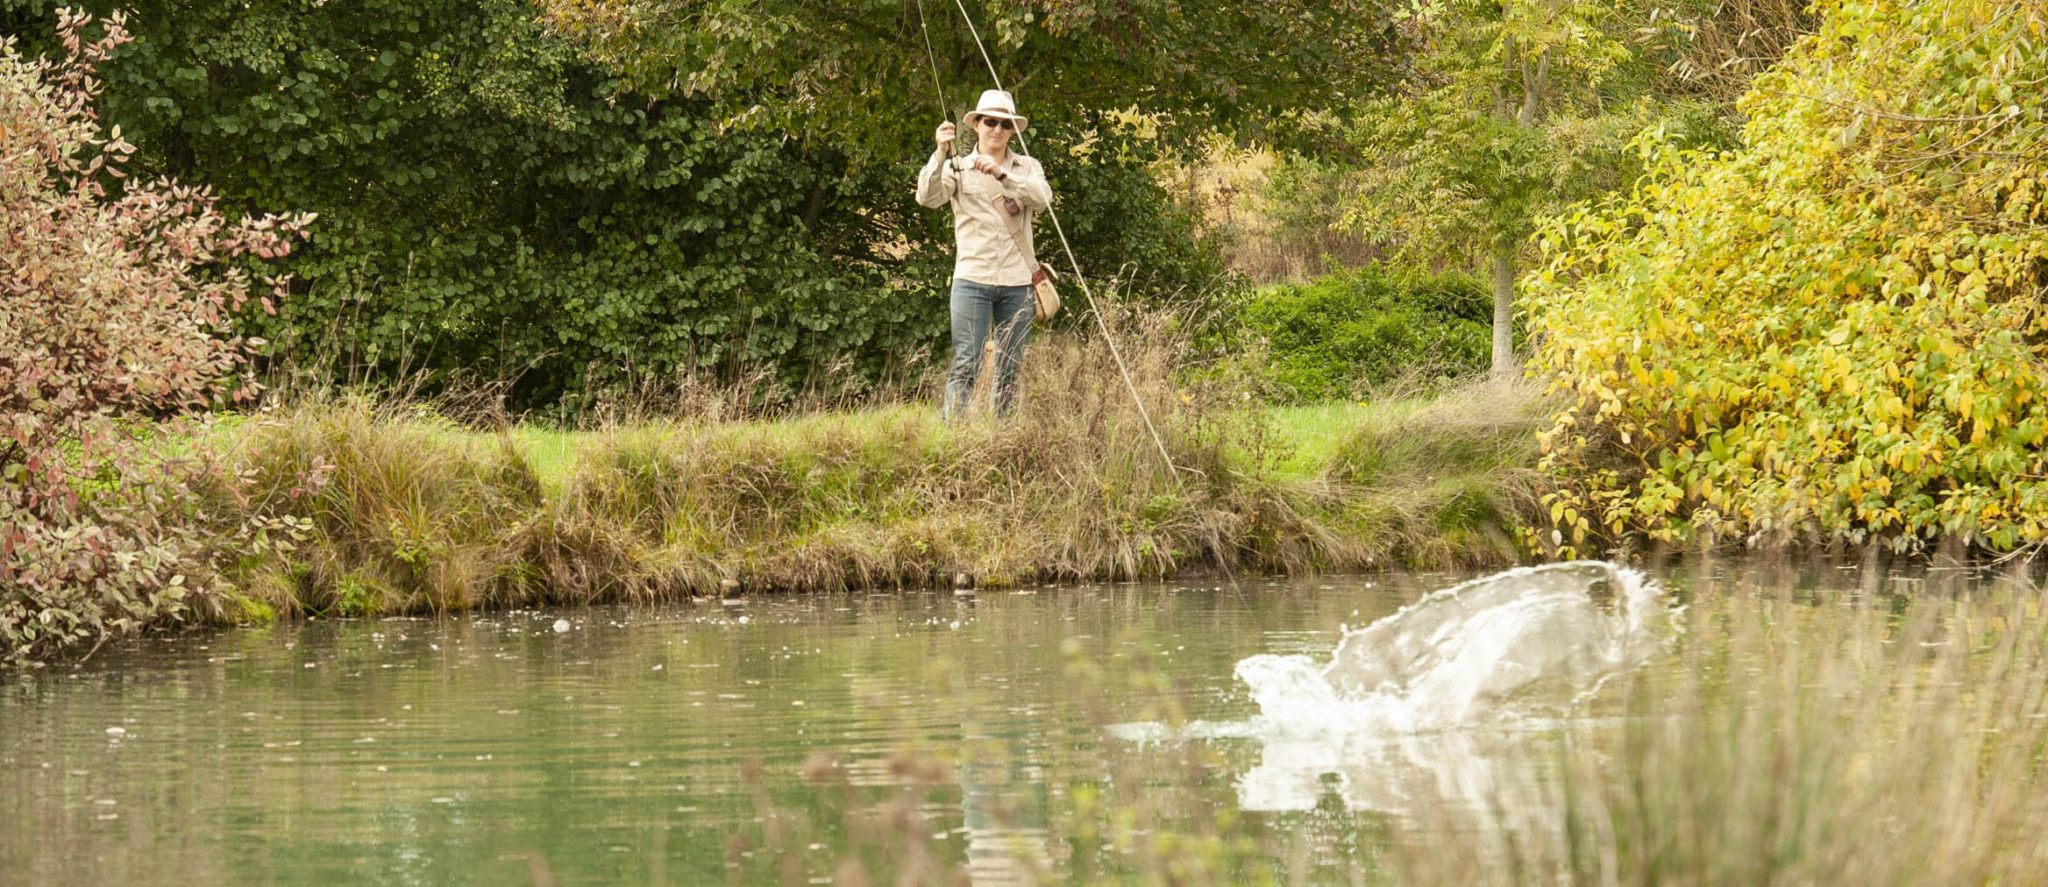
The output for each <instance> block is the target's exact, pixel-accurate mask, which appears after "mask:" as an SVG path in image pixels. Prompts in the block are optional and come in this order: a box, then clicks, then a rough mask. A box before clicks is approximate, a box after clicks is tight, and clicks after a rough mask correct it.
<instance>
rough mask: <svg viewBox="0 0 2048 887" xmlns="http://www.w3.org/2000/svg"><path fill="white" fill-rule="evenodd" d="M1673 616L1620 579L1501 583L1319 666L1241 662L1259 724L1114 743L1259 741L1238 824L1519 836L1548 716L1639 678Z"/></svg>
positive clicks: (1447, 594) (1302, 659)
mask: <svg viewBox="0 0 2048 887" xmlns="http://www.w3.org/2000/svg"><path fill="white" fill-rule="evenodd" d="M1668 614H1669V611H1668V610H1667V609H1666V608H1665V605H1664V603H1663V593H1662V592H1661V590H1659V589H1658V587H1657V586H1656V585H1655V584H1654V583H1652V582H1650V581H1649V580H1648V579H1647V578H1645V577H1644V576H1643V575H1642V574H1640V573H1638V572H1636V571H1634V570H1631V569H1628V568H1625V567H1621V566H1617V565H1615V564H1610V563H1605V562H1600V561H1573V562H1569V563H1561V564H1548V565H1544V566H1538V567H1527V568H1523V569H1516V570H1509V571H1507V572H1504V573H1497V574H1494V575H1492V576H1488V577H1485V578H1482V579H1475V580H1473V581H1470V582H1466V583H1463V584H1461V585H1457V586H1453V587H1451V588H1447V589H1443V590H1441V591H1437V592H1434V593H1432V594H1429V595H1427V596H1425V597H1423V598H1422V599H1421V600H1418V601H1416V602H1415V603H1413V604H1410V605H1408V606H1407V607H1404V608H1402V609H1401V610H1399V611H1397V612H1395V613H1393V614H1391V615H1389V616H1386V617H1385V618H1382V619H1380V620H1378V621H1376V622H1374V623H1373V624H1372V625H1369V626H1367V627H1365V628H1362V629H1356V630H1353V629H1349V628H1347V629H1345V631H1344V637H1343V640H1341V641H1339V642H1338V644H1337V646H1336V649H1335V650H1334V651H1333V652H1332V654H1331V656H1330V659H1329V661H1328V662H1318V661H1316V660H1315V659H1312V658H1310V657H1308V656H1275V655H1260V656H1252V657H1249V658H1247V659H1245V660H1243V661H1241V662H1239V663H1238V664H1237V676H1238V678H1239V679H1240V680H1242V681H1244V682H1245V684H1246V686H1248V687H1249V688H1250V689H1251V694H1252V698H1253V700H1255V701H1256V702H1257V703H1258V705H1259V716H1258V717H1256V718H1252V719H1250V720H1246V721H1234V722H1201V721H1198V722H1195V723H1192V724H1189V725H1187V726H1186V727H1185V728H1183V729H1181V730H1173V729H1170V728H1167V727H1166V726H1165V725H1160V724H1125V725H1120V726H1118V727H1116V728H1113V732H1114V733H1115V734H1116V735H1118V736H1121V737H1123V738H1125V739H1127V740H1131V741H1138V742H1150V741H1166V740H1171V739H1174V738H1184V739H1225V738H1241V739H1256V740H1258V741H1259V742H1260V744H1261V745H1262V746H1263V754H1262V755H1261V756H1260V761H1259V763H1258V764H1257V765H1256V766H1254V767H1253V768H1251V769H1250V770H1249V771H1247V772H1246V773H1244V774H1243V776H1241V777H1240V778H1239V779H1238V802H1239V806H1240V807H1242V808H1243V809H1246V810H1307V809H1310V808H1312V807H1314V806H1316V805H1317V804H1318V803H1319V799H1321V798H1322V797H1324V796H1325V795H1327V794H1332V793H1334V794H1335V795H1336V796H1337V797H1338V798H1339V799H1340V800H1341V801H1342V802H1343V804H1344V805H1345V806H1346V807H1347V808H1349V809H1352V810H1378V811H1382V812H1385V813H1389V814H1393V815H1397V816H1408V817H1418V818H1419V817H1425V816H1433V815H1441V814H1442V813H1444V812H1446V811H1452V810H1458V809H1464V810H1467V811H1469V812H1480V811H1484V812H1485V815H1486V816H1488V817H1493V818H1496V819H1502V820H1530V821H1531V822H1519V823H1518V824H1517V827H1522V826H1527V825H1531V824H1532V823H1533V821H1534V820H1543V819H1545V818H1546V817H1547V816H1548V815H1549V812H1548V811H1551V810H1552V808H1554V807H1555V805H1554V804H1551V803H1548V802H1547V801H1545V800H1544V795H1543V793H1542V791H1541V790H1540V789H1539V787H1538V784H1537V783H1538V782H1539V781H1540V780H1537V779H1536V778H1535V774H1534V773H1533V772H1532V770H1533V765H1534V764H1535V762H1537V761H1538V760H1540V759H1541V758H1542V756H1541V755H1540V754H1538V753H1537V747H1538V746H1539V745H1541V744H1542V743H1543V742H1544V741H1546V737H1554V735H1555V734H1556V731H1557V730H1558V729H1559V727H1560V725H1561V724H1562V723H1563V722H1561V721H1559V720H1557V717H1556V716H1557V715H1560V714H1564V713H1566V711H1568V710H1569V709H1570V708H1571V707H1572V705H1573V704H1574V703H1575V702H1577V701H1579V700H1581V699H1583V698H1585V697H1587V696H1588V695H1589V694H1591V693H1592V692H1593V691H1594V690H1596V689H1598V687H1599V686H1600V684H1601V682H1603V681H1605V680H1606V679H1607V678H1609V677H1611V676H1613V675H1616V674H1620V673H1622V672H1625V671H1628V670H1630V669H1633V668H1636V667H1638V666H1640V665H1642V664H1644V663H1645V662H1647V661H1648V660H1649V658H1650V657H1651V656H1653V655H1654V654H1655V653H1656V652H1657V651H1658V650H1659V649H1661V647H1662V645H1663V643H1664V638H1665V632H1664V630H1663V625H1664V622H1665V620H1666V618H1667V617H1668Z"/></svg>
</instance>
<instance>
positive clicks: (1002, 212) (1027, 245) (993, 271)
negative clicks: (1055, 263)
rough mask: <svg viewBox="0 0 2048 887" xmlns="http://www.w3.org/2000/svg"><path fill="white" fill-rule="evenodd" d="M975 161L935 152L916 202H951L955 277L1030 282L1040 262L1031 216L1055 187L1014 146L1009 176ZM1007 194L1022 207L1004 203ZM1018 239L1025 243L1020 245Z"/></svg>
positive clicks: (996, 283) (920, 180)
mask: <svg viewBox="0 0 2048 887" xmlns="http://www.w3.org/2000/svg"><path fill="white" fill-rule="evenodd" d="M949 161H950V162H949ZM973 164H974V160H973V158H972V157H963V158H960V159H959V160H952V159H951V157H950V156H949V155H947V154H946V153H945V152H942V151H934V152H932V157H931V159H930V160H928V161H926V162H925V165H924V169H923V170H921V171H919V172H918V174H917V202H918V203H920V204H923V205H925V206H929V207H934V208H936V207H940V206H944V205H946V203H947V202H948V201H951V202H952V203H953V242H954V244H955V246H956V247H957V248H958V255H957V257H956V258H955V259H954V260H953V277H954V278H955V279H959V280H971V281H973V282H975V283H981V284H988V285H991V286H1025V285H1028V284H1030V283H1031V272H1032V270H1033V268H1034V267H1036V265H1037V262H1036V260H1035V259H1034V258H1033V255H1034V247H1033V246H1032V242H1031V220H1032V219H1033V218H1036V217H1037V216H1038V214H1039V213H1040V212H1042V211H1044V210H1045V208H1046V207H1049V206H1051V205H1052V186H1050V185H1048V184H1046V182H1045V168H1044V167H1042V166H1039V165H1038V161H1036V160H1033V159H1031V158H1029V157H1026V156H1024V155H1022V154H1019V153H1017V152H1015V151H1011V152H1010V158H1009V160H1008V161H1006V162H1005V163H1004V164H1003V171H1004V172H1005V173H1007V174H1008V178H1007V179H1006V180H1004V181H997V180H996V177H995V176H992V175H988V174H987V173H982V172H977V171H975V169H974V165H973ZM1006 196H1007V197H1011V198H1014V199H1015V200H1016V201H1017V202H1018V203H1019V204H1020V205H1022V206H1023V207H1024V211H1023V212H1020V213H1018V214H1016V215H1014V216H1013V215H1010V213H1009V211H1008V210H1006V209H1004V207H1003V198H1004V197H1006ZM1012 232H1015V233H1014V234H1012ZM1019 240H1022V241H1023V242H1024V243H1023V246H1022V248H1019V247H1018V244H1017V242H1018V241H1019Z"/></svg>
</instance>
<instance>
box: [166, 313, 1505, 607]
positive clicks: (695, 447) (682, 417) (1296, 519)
mask: <svg viewBox="0 0 2048 887" xmlns="http://www.w3.org/2000/svg"><path fill="white" fill-rule="evenodd" d="M1107 310H1108V311H1109V312H1110V315H1109V316H1108V317H1107V318H1106V319H1107V320H1108V321H1109V323H1110V328H1111V329H1112V330H1114V331H1115V332H1116V334H1117V339H1118V341H1119V343H1120V344H1121V345H1122V347H1123V349H1124V354H1123V356H1124V358H1125V362H1126V364H1127V365H1128V368H1129V370H1130V382H1129V385H1128V386H1127V385H1126V383H1125V382H1124V380H1123V377H1122V375H1121V373H1120V371H1119V369H1118V367H1117V365H1116V363H1115V362H1114V360H1113V359H1112V357H1111V355H1110V354H1109V352H1108V349H1107V348H1105V347H1103V345H1102V343H1101V342H1100V340H1097V339H1091V338H1087V337H1083V336H1073V335H1053V336H1045V337H1041V339H1040V341H1038V342H1036V343H1034V344H1033V346H1032V350H1031V352H1030V355H1029V360H1028V361H1027V363H1026V372H1025V374H1024V379H1023V386H1024V394H1023V401H1022V407H1021V408H1020V414H1019V415H1017V416H1014V417H1010V418H1005V419H995V418H991V417H986V416H980V417H974V416H971V417H969V419H968V420H967V421H964V422H959V423H955V424H951V425H948V424H945V423H942V422H940V421H939V420H938V418H937V416H936V414H935V411H934V410H932V409H931V408H930V407H929V406H928V405H925V404H922V403H918V404H904V403H899V404H893V405H891V404H887V403H884V404H881V405H876V406H871V407H868V408H865V409H860V410H853V411H847V410H843V409H799V410H794V411H790V412H787V413H784V414H782V415H779V416H773V417H763V416H760V415H758V414H754V413H750V412H748V411H747V406H748V404H749V403H751V401H752V398H751V397H750V395H749V394H748V392H747V391H745V390H744V386H729V387H726V388H722V389H721V388H716V387H713V386H704V385H698V386H695V387H693V388H690V389H689V391H688V392H687V393H688V397H687V398H684V399H681V400H678V399H676V398H663V397H651V396H649V397H643V398H641V399H640V400H639V401H637V404H638V405H637V406H635V407H634V408H632V409H623V410H618V411H616V412H613V413H610V414H609V418H606V419H604V420H602V421H600V422H599V423H598V424H597V425H596V426H595V427H593V428H591V429H589V430H585V431H576V432H545V431H539V430H536V429H531V428H524V427H520V426H518V425H516V424H512V423H509V422H506V421H503V420H502V419H501V420H499V421H495V422H490V421H486V422H484V423H483V424H485V425H486V426H494V427H486V428H484V429H483V430H479V429H478V428H477V427H476V425H477V422H476V420H477V418H478V417H479V416H480V415H481V414H479V413H478V412H477V411H474V410H467V411H458V410H436V409H433V408H432V407H431V406H430V405H427V404H423V403H421V402H418V401H384V402H378V401H373V400H370V399H366V398H361V397H354V398H351V397H306V398H302V399H300V400H299V401H298V402H296V403H295V404H293V405H291V406H289V407H286V408H283V409H280V410H277V411H274V412H272V413H270V414H267V415H264V416H261V417H256V418H252V419H250V420H248V421H244V422H240V423H237V424H235V425H234V426H233V428H234V430H233V432H232V433H226V434H222V435H219V436H218V437H216V438H213V439H209V440H208V441H206V442H205V443H204V446H207V447H210V448H212V449H213V450H214V451H216V452H217V453H219V454H222V456H223V458H228V459H231V460H233V459H239V460H241V461H242V463H244V464H243V470H242V471H241V472H239V473H240V474H241V475H244V476H248V477H252V478H254V480H253V486H254V488H255V493H254V494H253V495H248V496H246V497H245V498H246V499H247V501H248V502H249V503H250V504H249V505H248V506H247V507H249V508H251V509H253V510H263V509H269V510H272V511H277V512H282V513H286V514H291V515H294V516H299V517H304V518H307V519H310V520H311V521H312V526H313V528H314V529H313V531H312V532H311V533H310V534H308V538H306V539H304V540H301V541H300V543H299V544H298V545H297V547H296V548H295V549H294V550H293V551H291V552H288V553H286V555H284V556H282V557H271V558H263V559H255V560H253V561H251V562H247V563H244V564H243V566H242V567H241V569H240V576H239V577H238V579H239V582H238V584H239V586H240V587H241V588H242V589H244V590H245V592H246V593H247V594H249V595H250V596H251V597H252V599H254V600H255V601H256V602H257V603H258V604H259V606H256V607H253V608H252V607H244V608H241V609H242V610H243V611H255V612H261V611H262V610H264V609H265V608H268V609H271V610H274V611H275V612H277V613H278V614H281V615H287V616H289V615H293V614H298V613H325V614H333V615H367V614H374V613H400V612H439V611H448V610H461V609H469V608H475V607H507V606H528V605H536V604H585V603H596V602H607V601H639V602H651V601H659V600H665V599H673V598H677V597H681V596H689V595H707V594H731V593H734V592H736V591H739V592H746V591H817V590H838V589H852V588H874V587H895V586H933V585H942V584H946V583H950V582H952V581H954V577H955V576H956V575H960V574H965V575H966V576H968V577H970V578H971V580H972V581H974V582H976V583H978V584H981V585H984V586H1002V585H1013V584H1019V583H1041V582H1070V581H1083V580H1099V579H1131V578H1141V577H1158V576H1165V575H1169V574H1174V573H1180V572H1184V571H1187V570H1227V571H1229V572H1231V573H1233V574H1235V573H1238V572H1271V573H1300V572H1308V571H1317V570H1344V569H1362V568H1372V567H1386V566H1398V565H1403V564H1409V565H1424V566H1432V567H1434V566H1445V565H1451V564H1500V563H1506V562H1512V561H1514V560H1516V559H1518V558H1519V557H1520V551H1519V550H1518V549H1517V547H1516V545H1515V540H1516V538H1517V533H1518V529H1517V528H1518V522H1519V521H1521V520H1523V519H1524V518H1525V517H1527V516H1528V514H1529V512H1528V510H1527V508H1526V507H1525V505H1526V501H1527V500H1529V499H1530V497H1528V496H1525V495H1523V494H1522V492H1523V486H1524V485H1525V482H1526V479H1527V472H1528V467H1529V465H1530V464H1532V463H1533V461H1534V458H1535V454H1534V449H1533V445H1532V444H1530V443H1529V442H1528V439H1529V438H1530V436H1531V435H1533V430H1534V428H1533V424H1531V422H1530V421H1529V418H1530V417H1531V416H1532V415H1533V411H1534V410H1535V409H1536V407H1535V406H1534V403H1533V399H1532V398H1531V397H1530V396H1529V393H1528V392H1527V391H1526V390H1524V389H1521V388H1514V387H1508V388H1495V387H1487V388H1485V389H1483V390H1481V389H1474V390H1472V391H1459V392H1453V393H1451V394H1449V395H1446V396H1443V397H1440V398H1436V399H1425V400H1421V401H1416V402H1414V403H1412V404H1404V405H1403V406H1400V407H1399V408H1390V409H1386V410H1370V409H1360V410H1359V411H1358V412H1357V415H1358V416H1359V417H1361V418H1360V421H1361V422H1364V424H1363V426H1362V427H1360V428H1359V429H1358V430H1357V431H1355V432H1351V431H1346V430H1344V428H1343V426H1342V425H1340V424H1337V423H1333V422H1331V420H1330V419H1329V418H1328V417H1327V416H1325V417H1321V418H1318V419H1316V420H1315V429H1316V430H1314V431H1309V432H1304V431H1302V430H1301V429H1291V428H1283V427H1281V426H1279V425H1278V424H1276V423H1278V422H1281V421H1284V417H1285V416H1286V415H1287V414H1275V413H1271V412H1268V411H1267V410H1266V409H1264V408H1263V407H1261V406H1260V405H1259V403H1258V401H1257V400H1256V399H1255V398H1253V397H1252V396H1251V391H1252V388H1251V385H1250V383H1248V382H1246V381H1244V380H1240V379H1235V378H1232V377H1228V376H1225V375H1219V374H1216V373H1206V374H1189V373H1186V372H1184V371H1183V370H1184V369H1185V367H1186V363H1187V360H1188V355H1189V353H1190V352H1191V348H1190V347H1189V345H1188V343H1187V342H1186V341H1185V339H1184V338H1183V337H1182V336H1181V334H1180V333H1179V332H1177V325H1176V322H1175V318H1174V317H1172V316H1171V315H1170V314H1168V313H1163V312H1160V313H1153V314H1150V315H1142V316H1141V315H1138V314H1136V313H1133V312H1125V311H1122V310H1120V309H1117V308H1115V307H1114V306H1111V307H1109V308H1108V309H1107ZM1133 390H1135V393H1136V396H1137V397H1138V398H1142V399H1143V401H1144V403H1145V404H1146V405H1147V407H1148V409H1149V412H1150V414H1151V418H1152V420H1153V423H1154V425H1155V426H1156V429H1157V431H1158V434H1159V440H1158V442H1157V443H1155V442H1154V439H1153V437H1152V431H1151V430H1148V427H1147V424H1146V422H1145V421H1144V417H1143V416H1141V415H1140V414H1139V411H1138V410H1137V409H1136V407H1135V405H1134V401H1133V394H1132V391H1133ZM675 403H687V404H689V406H690V408H689V409H687V410H684V411H680V412H666V413H664V412H662V411H660V410H659V409H650V408H648V407H647V405H648V404H668V405H669V406H673V405H674V404H675ZM825 406H833V405H825ZM448 413H454V414H457V415H463V416H465V417H467V418H468V419H469V420H470V424H457V423H456V422H454V421H451V420H448V419H444V418H440V416H442V415H445V414H448ZM1276 416H1278V417H1280V418H1276ZM1364 417H1380V418H1372V419H1371V420H1370V421H1367V420H1366V419H1365V418H1364ZM1385 417H1398V418H1385ZM1504 417H1505V418H1504ZM483 418H485V419H486V420H488V418H489V417H488V416H484V417H483ZM1318 433H1320V435H1323V436H1327V435H1330V434H1336V435H1337V436H1338V437H1337V439H1336V440H1328V439H1324V438H1323V437H1319V436H1318ZM1161 446H1163V447H1164V449H1165V450H1166V452H1167V454H1168V455H1169V456H1170V458H1171V465H1169V464H1168V461H1167V459H1164V458H1162V457H1161V455H1160V448H1161ZM1304 453H1307V454H1308V455H1307V456H1306V457H1304V455H1303V454H1304ZM1305 458H1306V459H1307V461H1306V462H1305V461H1304V459H1305ZM309 475H312V476H319V477H324V478H325V483H324V485H320V486H319V487H318V489H317V491H315V492H312V493H309V494H300V493H298V492H297V491H302V490H304V489H306V488H307V487H308V484H307V483H306V478H307V477H308V476H309Z"/></svg>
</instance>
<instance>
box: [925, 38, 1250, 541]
mask: <svg viewBox="0 0 2048 887" xmlns="http://www.w3.org/2000/svg"><path fill="white" fill-rule="evenodd" d="M920 2H922V0H920ZM953 5H954V6H956V7H959V9H960V18H961V20H962V21H965V22H967V33H969V34H971V35H973V37H974V47H975V48H976V49H979V50H981V61H982V63H983V64H986V65H988V76H989V79H991V80H994V81H995V83H996V88H997V89H1000V90H1002V91H1004V92H1009V91H1010V88H1009V87H1007V86H1004V85H1003V75H1001V74H998V73H996V63H995V60H994V59H991V58H989V55H988V46H987V44H984V43H982V42H981V29H979V28H976V27H975V26H974V16H971V15H968V14H967V4H966V2H965V0H953ZM926 39H927V41H929V39H930V38H929V37H927V38H926ZM926 46H927V47H929V46H930V43H929V42H927V43H926ZM932 77H933V78H935V79H936V78H937V77H938V62H937V61H936V60H934V61H933V62H932ZM1016 133H1017V145H1018V147H1021V148H1023V149H1024V153H1025V154H1027V155H1028V154H1030V153H1031V143H1030V142H1028V141H1026V140H1025V139H1024V130H1023V128H1022V127H1019V128H1018V129H1017V130H1016ZM1045 214H1046V217H1047V218H1050V219H1052V230H1053V232H1054V233H1057V234H1058V235H1059V236H1060V249H1061V250H1062V251H1064V252H1065V253H1066V254H1067V267H1070V268H1072V269H1074V282H1075V283H1078V284H1080V285H1081V295H1083V296H1086V297H1087V299H1088V307H1089V309H1090V310H1091V311H1092V312H1093V313H1094V315H1095V326H1096V328H1097V329H1100V330H1101V331H1102V341H1103V343H1104V344H1106V345H1108V346H1109V356H1110V357H1111V358H1113V359H1115V361H1116V371H1117V373H1118V374H1119V375H1121V376H1123V379H1124V388H1125V389H1127V390H1129V391H1130V392H1131V402H1132V403H1134V404H1136V405H1137V407H1138V418H1140V419H1143V420H1145V431H1146V433H1148V434H1150V435H1152V445H1153V446H1155V447H1158V448H1159V459H1160V461H1163V462H1165V463H1166V473H1167V474H1169V475H1171V476H1172V477H1173V479H1174V482H1175V483H1176V484H1178V483H1179V482H1180V472H1181V469H1180V466H1178V465H1175V464H1173V457H1172V456H1170V455H1167V452H1166V441H1165V439H1164V438H1161V437H1160V436H1159V429H1158V427H1157V426H1154V425H1153V424H1152V412H1151V411H1150V410H1147V409H1145V399H1144V398H1142V397H1139V396H1138V385H1137V383H1135V382H1132V381H1131V368H1130V366H1129V365H1127V364H1125V363H1124V355H1123V352H1122V351H1121V350H1120V349H1118V348H1117V347H1116V337H1115V336H1112V335H1111V334H1110V332H1109V322H1108V321H1105V320H1103V319H1102V309H1101V308H1100V307H1099V306H1098V305H1097V304H1096V302H1095V293H1094V291H1092V290H1090V289H1089V288H1088V278H1087V276H1086V275H1084V274H1082V273H1081V263H1080V262H1079V261H1078V260H1076V259H1075V258H1074V247H1073V245H1072V244H1070V243H1068V242H1067V229H1066V228H1064V227H1062V226H1061V225H1060V214H1059V212H1058V211H1057V210H1055V209H1053V208H1052V206H1051V205H1050V204H1047V205H1046V207H1045ZM1226 569H1227V568H1226Z"/></svg>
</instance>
